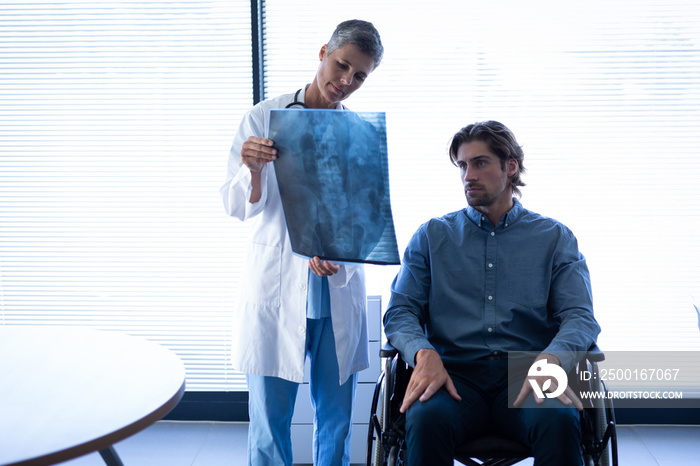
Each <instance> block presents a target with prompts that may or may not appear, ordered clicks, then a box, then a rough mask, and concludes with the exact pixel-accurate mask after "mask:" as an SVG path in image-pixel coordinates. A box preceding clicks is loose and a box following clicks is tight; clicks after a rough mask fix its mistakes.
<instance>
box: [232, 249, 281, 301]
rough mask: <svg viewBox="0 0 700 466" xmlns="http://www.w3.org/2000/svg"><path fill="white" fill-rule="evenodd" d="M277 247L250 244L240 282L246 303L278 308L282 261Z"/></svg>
mask: <svg viewBox="0 0 700 466" xmlns="http://www.w3.org/2000/svg"><path fill="white" fill-rule="evenodd" d="M281 255H282V254H281V248H280V247H279V246H269V245H267V244H259V243H250V244H249V245H248V257H247V259H246V268H245V269H244V271H243V279H242V280H241V285H242V286H241V296H242V298H243V300H244V301H245V302H247V303H254V304H259V305H264V306H271V307H279V306H280V294H281V292H280V289H281V287H282V286H281V280H282V259H281Z"/></svg>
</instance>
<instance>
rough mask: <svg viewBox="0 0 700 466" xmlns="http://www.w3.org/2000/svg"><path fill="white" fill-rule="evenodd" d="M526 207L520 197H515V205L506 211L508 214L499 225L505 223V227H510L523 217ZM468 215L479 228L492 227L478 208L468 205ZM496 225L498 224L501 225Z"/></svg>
mask: <svg viewBox="0 0 700 466" xmlns="http://www.w3.org/2000/svg"><path fill="white" fill-rule="evenodd" d="M524 211H525V208H524V207H523V205H522V204H521V203H520V200H518V198H516V197H514V198H513V207H512V208H511V209H510V210H509V211H508V212H506V214H505V215H504V216H503V217H502V218H501V221H500V223H499V225H503V227H504V228H508V227H509V226H510V225H512V224H513V223H515V222H517V221H518V219H519V218H520V217H522V215H523V212H524ZM466 215H467V217H468V218H469V220H471V221H472V223H474V224H475V225H476V226H478V227H479V228H491V227H492V225H491V223H490V222H489V220H488V219H487V218H486V216H485V215H484V214H482V213H481V212H479V211H478V210H476V209H475V208H474V207H472V206H468V207H467V209H466ZM499 225H496V226H499Z"/></svg>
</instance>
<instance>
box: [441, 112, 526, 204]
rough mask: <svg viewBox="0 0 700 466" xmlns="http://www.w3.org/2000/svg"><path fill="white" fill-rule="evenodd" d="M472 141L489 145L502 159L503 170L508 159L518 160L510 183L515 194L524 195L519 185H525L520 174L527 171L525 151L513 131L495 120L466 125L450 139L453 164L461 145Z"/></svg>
mask: <svg viewBox="0 0 700 466" xmlns="http://www.w3.org/2000/svg"><path fill="white" fill-rule="evenodd" d="M472 141H481V142H483V143H485V144H486V145H488V146H489V150H490V151H491V152H493V153H494V154H496V155H497V156H498V158H499V159H501V168H502V169H503V170H505V169H506V160H508V159H513V160H515V161H516V162H518V169H517V170H516V171H515V174H513V176H511V177H510V185H511V186H512V188H513V193H514V194H516V195H517V196H518V197H520V196H522V193H521V192H520V189H518V187H519V186H525V183H524V182H523V180H522V179H521V178H520V175H522V174H524V173H525V166H524V165H523V159H524V158H525V153H524V152H523V148H522V147H520V145H519V144H518V141H516V140H515V135H514V134H513V132H512V131H511V130H509V129H508V128H507V127H506V125H504V124H503V123H499V122H497V121H493V120H489V121H482V122H478V123H473V124H471V125H468V126H465V127H464V128H462V129H460V130H459V131H458V132H457V134H455V135H454V136H453V137H452V141H450V147H449V153H450V160H451V161H452V164H453V165H455V166H457V151H459V148H460V146H461V145H462V144H465V143H468V142H472Z"/></svg>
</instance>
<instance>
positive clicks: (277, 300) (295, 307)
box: [220, 92, 369, 384]
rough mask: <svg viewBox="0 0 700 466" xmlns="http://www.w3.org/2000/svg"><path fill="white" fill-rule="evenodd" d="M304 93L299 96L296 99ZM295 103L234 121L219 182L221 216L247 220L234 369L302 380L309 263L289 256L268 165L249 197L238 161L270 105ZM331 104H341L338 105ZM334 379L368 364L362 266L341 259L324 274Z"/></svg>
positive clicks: (263, 130) (284, 99) (264, 105)
mask: <svg viewBox="0 0 700 466" xmlns="http://www.w3.org/2000/svg"><path fill="white" fill-rule="evenodd" d="M303 98H304V92H300V93H299V98H298V100H299V101H301V102H303ZM293 101H294V94H293V93H292V94H286V95H283V96H280V97H277V98H274V99H270V100H266V101H264V102H260V103H259V104H257V105H256V106H255V107H253V108H252V109H251V110H250V111H249V112H248V113H247V114H246V115H245V116H244V118H243V121H241V124H240V127H239V128H238V132H237V133H236V136H235V137H234V140H233V145H232V147H231V152H230V154H229V160H228V174H227V179H226V183H225V184H224V185H223V186H222V187H221V190H220V191H221V196H222V199H223V202H224V208H225V210H226V213H227V214H228V215H231V216H233V217H236V218H238V219H240V220H243V221H245V220H248V219H251V220H252V221H254V224H253V225H252V230H251V236H250V239H249V244H248V255H247V260H246V266H245V268H244V269H243V270H244V272H243V278H242V281H241V292H240V300H239V306H238V315H237V316H236V320H235V323H234V339H233V355H232V360H233V367H234V368H235V369H236V370H239V371H241V372H245V373H249V374H256V375H266V376H274V377H280V378H283V379H287V380H290V381H293V382H298V383H301V382H302V381H303V378H304V357H305V342H306V293H307V290H306V288H307V283H308V261H307V260H306V259H303V258H300V257H298V256H295V255H294V254H292V248H291V243H290V240H289V233H288V232H287V227H286V224H285V220H284V213H283V211H282V201H281V199H280V195H279V191H278V188H277V178H276V176H275V171H274V164H273V163H268V164H266V165H265V167H264V168H263V171H262V197H261V199H260V201H258V202H256V203H255V204H251V203H250V202H248V200H249V199H250V193H251V186H250V180H251V175H250V170H249V169H248V167H246V166H245V165H243V164H242V162H241V146H242V144H243V142H245V141H246V140H247V139H248V137H249V136H258V137H266V136H267V124H268V116H269V111H270V109H271V108H285V107H286V106H287V104H289V103H291V102H293ZM338 108H343V107H342V105H340V104H339V107H338ZM328 285H329V290H330V301H331V320H332V323H333V334H334V336H335V346H336V354H337V358H338V367H339V368H340V380H339V383H341V384H342V383H344V382H345V381H346V380H347V379H348V378H349V377H350V375H352V374H353V373H355V372H358V371H361V370H363V369H366V368H367V367H369V347H368V338H367V317H366V310H365V300H366V292H365V278H364V268H363V266H362V265H343V266H341V269H340V271H339V272H338V273H337V274H335V275H333V276H331V277H328Z"/></svg>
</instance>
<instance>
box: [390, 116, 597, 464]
mask: <svg viewBox="0 0 700 466" xmlns="http://www.w3.org/2000/svg"><path fill="white" fill-rule="evenodd" d="M449 154H450V158H451V159H452V163H453V164H455V165H456V166H457V167H459V169H460V174H461V178H462V184H463V185H464V193H465V195H466V197H467V202H468V204H469V206H468V207H467V208H466V209H463V210H460V211H457V212H453V213H450V214H447V215H445V216H443V217H440V218H434V219H432V220H430V221H428V222H427V223H425V224H424V225H422V226H421V227H420V228H419V229H418V231H417V232H416V233H415V234H414V235H413V238H412V239H411V241H410V242H409V244H408V246H407V248H406V251H405V253H404V259H403V263H402V266H401V269H400V270H399V273H398V275H397V276H396V278H395V280H394V282H393V284H392V294H391V299H390V302H389V307H388V309H387V312H386V315H385V317H384V326H385V331H386V335H387V337H388V339H389V342H390V343H391V344H392V345H393V346H394V347H395V348H397V349H398V350H399V352H400V353H401V355H402V357H403V358H404V359H405V360H406V361H407V362H408V363H409V364H410V365H411V366H413V367H414V371H413V373H412V375H411V379H410V382H409V384H408V388H407V390H406V395H405V397H404V400H403V404H402V406H401V408H400V409H401V412H405V413H406V442H407V450H408V464H409V465H411V466H419V465H452V464H453V456H452V455H453V452H454V449H455V447H456V446H457V445H459V444H460V443H462V442H464V441H466V440H469V439H473V438H475V437H477V436H481V435H483V434H485V433H488V432H493V433H497V434H499V435H502V436H506V437H510V438H512V439H515V440H518V441H520V442H521V443H523V444H525V445H530V446H531V447H532V452H533V455H534V457H535V464H536V465H537V466H544V465H551V466H567V465H581V464H582V457H581V453H580V441H581V428H580V423H579V413H578V411H577V410H581V409H582V406H581V402H580V400H578V398H576V396H575V395H574V394H573V391H572V390H571V389H570V388H568V387H567V389H566V391H564V393H562V394H561V395H559V396H558V397H557V398H539V397H536V396H535V392H534V391H533V388H532V385H531V384H530V383H528V381H524V382H522V385H520V382H519V383H518V386H517V387H516V388H517V389H516V390H515V393H518V395H517V398H516V399H515V401H514V403H511V405H510V406H509V403H508V360H507V355H508V353H509V352H515V351H534V352H537V354H538V356H537V359H547V363H552V364H557V365H559V366H561V367H562V368H563V369H564V370H565V371H566V372H568V371H569V370H570V369H571V368H572V367H573V366H574V364H575V363H576V352H579V353H580V352H582V351H586V350H587V349H588V348H590V347H591V346H592V345H593V344H594V343H595V341H596V337H597V335H598V333H599V332H600V327H599V326H598V324H597V322H596V320H595V318H594V317H593V306H592V296H591V286H590V279H589V274H588V268H587V266H586V261H585V259H584V257H583V256H582V255H581V253H580V252H579V250H578V244H577V241H576V238H575V237H574V235H573V233H572V232H571V231H570V230H569V229H568V228H567V227H566V226H564V225H563V224H561V223H559V222H557V221H555V220H552V219H550V218H546V217H543V216H541V215H539V214H536V213H534V212H531V211H529V210H527V209H525V208H524V207H523V206H522V205H521V203H520V201H519V200H518V199H517V198H515V197H513V196H514V195H517V196H520V190H519V189H518V187H519V186H524V185H525V184H524V183H523V182H522V180H521V174H522V173H523V172H524V171H525V168H524V167H523V157H524V154H523V151H522V148H521V147H520V146H519V144H518V143H517V141H516V139H515V136H514V135H513V133H512V132H511V131H510V130H509V129H508V128H507V127H505V126H504V125H503V124H501V123H499V122H496V121H485V122H481V123H475V124H472V125H469V126H467V127H465V128H463V129H461V130H460V131H459V132H458V133H457V134H455V136H454V137H453V139H452V142H451V144H450V148H449ZM521 380H522V379H521ZM536 380H537V382H538V383H540V384H541V383H542V382H544V380H543V379H542V378H538V379H536ZM538 386H540V387H541V386H542V385H538ZM521 387H522V388H521ZM555 391H560V390H556V385H554V384H553V385H552V386H551V387H550V393H551V392H555ZM512 398H514V397H511V401H512ZM550 405H551V406H550ZM544 407H547V408H548V409H543V408H544ZM538 408H539V409H538Z"/></svg>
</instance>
